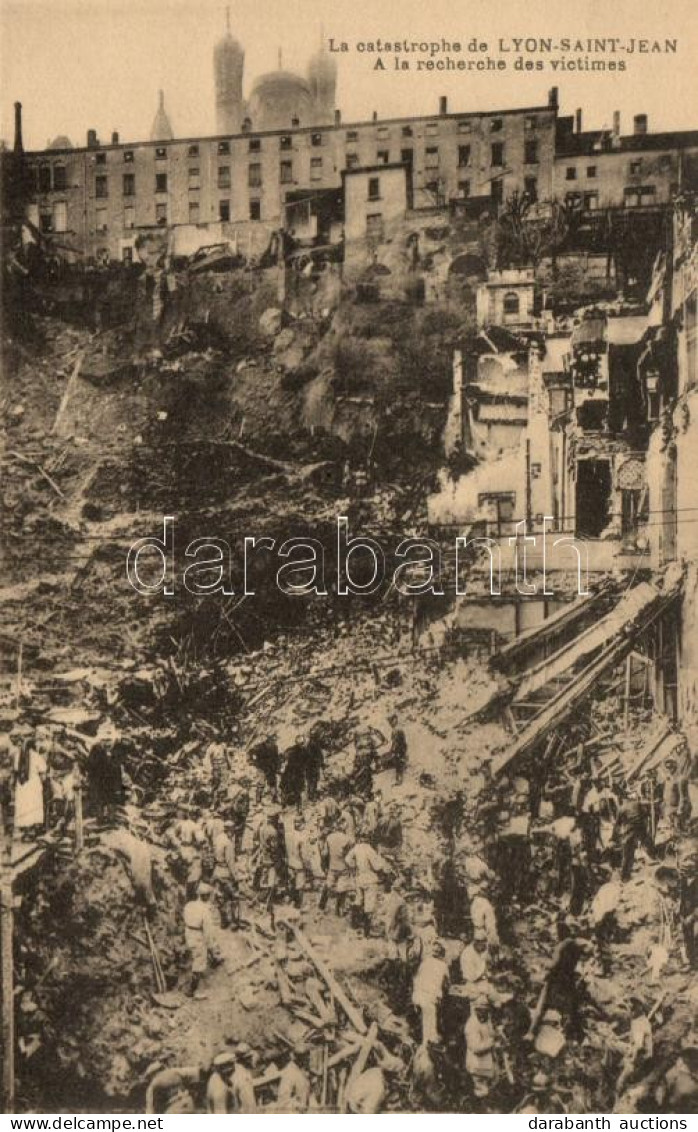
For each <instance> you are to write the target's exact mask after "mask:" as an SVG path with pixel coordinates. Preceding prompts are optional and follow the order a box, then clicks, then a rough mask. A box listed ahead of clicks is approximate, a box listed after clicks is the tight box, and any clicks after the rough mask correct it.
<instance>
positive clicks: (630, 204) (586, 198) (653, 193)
mask: <svg viewBox="0 0 698 1132" xmlns="http://www.w3.org/2000/svg"><path fill="white" fill-rule="evenodd" d="M656 199H657V188H656V185H637V186H636V185H631V186H628V187H627V188H625V189H624V190H623V204H624V206H625V207H626V208H641V207H642V206H643V205H651V204H654V203H655V201H656ZM565 200H566V201H567V203H568V204H572V205H576V206H579V207H581V208H583V209H585V210H586V211H587V212H593V211H594V210H595V209H597V208H598V207H599V194H598V192H597V191H596V190H595V191H594V192H590V193H578V192H569V193H566V194H565Z"/></svg>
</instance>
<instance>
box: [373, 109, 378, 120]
mask: <svg viewBox="0 0 698 1132" xmlns="http://www.w3.org/2000/svg"><path fill="white" fill-rule="evenodd" d="M373 121H374V122H377V121H378V111H377V110H374V111H373Z"/></svg>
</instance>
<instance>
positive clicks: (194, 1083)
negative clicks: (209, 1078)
mask: <svg viewBox="0 0 698 1132" xmlns="http://www.w3.org/2000/svg"><path fill="white" fill-rule="evenodd" d="M204 1075H205V1070H204V1069H203V1068H202V1067H201V1066H200V1065H180V1066H177V1067H173V1068H172V1069H161V1070H160V1072H159V1073H156V1074H155V1076H154V1077H153V1078H152V1079H151V1081H150V1083H149V1084H148V1088H147V1090H146V1094H145V1111H146V1113H147V1114H148V1115H150V1114H152V1113H163V1114H165V1115H174V1114H176V1113H177V1114H183V1113H193V1112H195V1111H196V1109H195V1107H194V1098H193V1097H192V1090H193V1089H196V1088H197V1087H198V1086H199V1085H200V1084H201V1083H202V1082H203V1078H204Z"/></svg>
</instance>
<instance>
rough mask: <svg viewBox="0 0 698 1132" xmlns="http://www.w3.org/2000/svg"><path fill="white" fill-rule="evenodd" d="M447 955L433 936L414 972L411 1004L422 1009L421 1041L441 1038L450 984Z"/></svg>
mask: <svg viewBox="0 0 698 1132" xmlns="http://www.w3.org/2000/svg"><path fill="white" fill-rule="evenodd" d="M445 956H446V951H445V949H444V945H443V944H442V943H441V941H440V940H438V939H435V940H433V941H432V944H431V947H430V948H429V949H428V950H425V952H424V954H423V956H422V960H421V962H420V964H419V967H418V968H417V970H416V972H415V976H414V982H413V984H412V1005H413V1006H415V1007H416V1008H417V1010H418V1011H419V1016H420V1019H421V1029H422V1037H421V1044H422V1045H428V1044H429V1043H430V1042H432V1043H437V1042H438V1041H439V1037H440V1035H439V1011H440V1009H441V1003H442V1000H443V997H444V995H445V994H446V991H447V989H448V984H449V975H448V965H447V964H446V962H445Z"/></svg>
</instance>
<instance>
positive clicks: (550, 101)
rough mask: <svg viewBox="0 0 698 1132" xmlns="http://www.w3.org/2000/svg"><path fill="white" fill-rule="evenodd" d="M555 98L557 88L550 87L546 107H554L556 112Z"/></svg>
mask: <svg viewBox="0 0 698 1132" xmlns="http://www.w3.org/2000/svg"><path fill="white" fill-rule="evenodd" d="M557 96H558V88H557V87H556V86H551V88H550V90H549V91H548V106H550V107H554V108H555V109H556V110H557V106H558V101H557Z"/></svg>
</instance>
